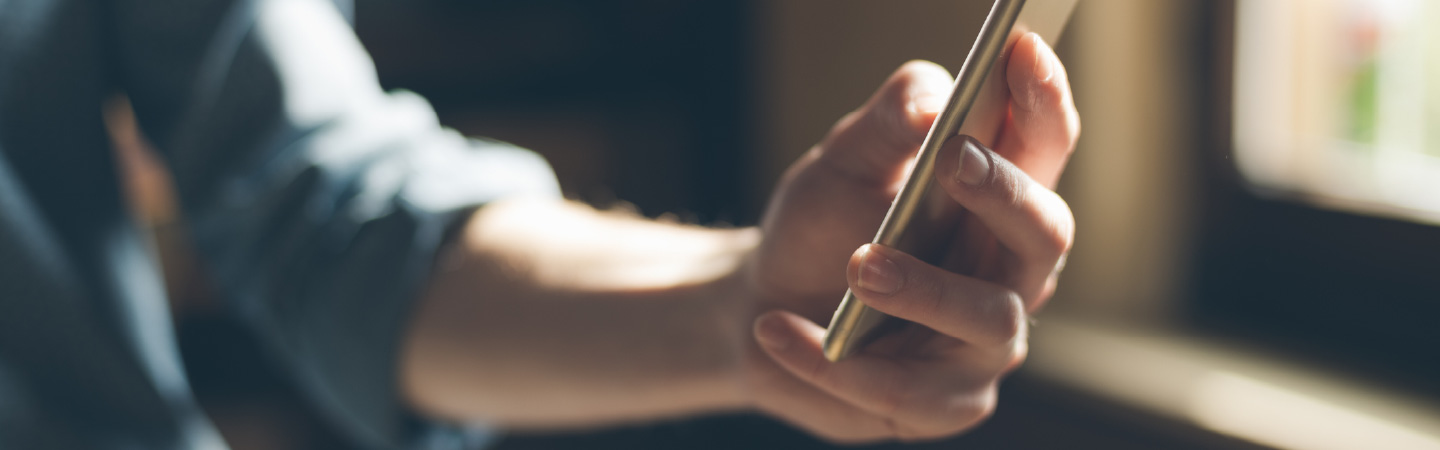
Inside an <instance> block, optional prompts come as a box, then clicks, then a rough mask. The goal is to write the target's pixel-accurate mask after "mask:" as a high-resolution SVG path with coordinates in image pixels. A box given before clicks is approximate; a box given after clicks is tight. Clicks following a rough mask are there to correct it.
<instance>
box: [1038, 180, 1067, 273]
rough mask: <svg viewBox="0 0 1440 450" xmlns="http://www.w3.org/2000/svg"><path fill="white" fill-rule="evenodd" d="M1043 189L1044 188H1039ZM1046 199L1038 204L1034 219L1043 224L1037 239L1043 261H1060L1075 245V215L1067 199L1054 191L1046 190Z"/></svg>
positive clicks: (1039, 255)
mask: <svg viewBox="0 0 1440 450" xmlns="http://www.w3.org/2000/svg"><path fill="white" fill-rule="evenodd" d="M1037 189H1043V188H1037ZM1043 197H1044V198H1046V201H1045V202H1044V203H1046V204H1042V205H1037V208H1036V209H1035V210H1034V211H1035V212H1034V214H1035V215H1036V216H1038V217H1035V218H1034V220H1037V221H1039V223H1041V224H1042V227H1043V228H1042V230H1043V234H1042V235H1041V236H1040V238H1039V239H1037V240H1036V241H1035V245H1036V247H1037V251H1038V254H1037V255H1036V256H1037V257H1039V258H1042V261H1050V262H1052V263H1058V262H1059V261H1060V260H1061V259H1063V258H1064V257H1065V255H1066V254H1067V253H1069V252H1070V249H1071V248H1073V247H1074V245H1075V215H1074V214H1073V213H1072V212H1071V211H1070V206H1069V205H1068V204H1066V203H1065V200H1064V199H1062V198H1060V196H1059V195H1056V194H1055V193H1054V192H1051V191H1049V190H1046V192H1045V193H1044V195H1043Z"/></svg>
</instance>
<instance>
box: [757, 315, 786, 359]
mask: <svg viewBox="0 0 1440 450" xmlns="http://www.w3.org/2000/svg"><path fill="white" fill-rule="evenodd" d="M784 321H785V319H782V318H780V316H776V315H774V314H767V315H764V316H761V317H760V320H759V321H758V322H757V323H756V324H755V335H756V337H757V338H759V339H760V344H761V345H764V346H766V347H769V348H771V349H773V350H784V349H786V348H788V347H790V338H789V335H788V333H787V332H786V331H785V323H784Z"/></svg>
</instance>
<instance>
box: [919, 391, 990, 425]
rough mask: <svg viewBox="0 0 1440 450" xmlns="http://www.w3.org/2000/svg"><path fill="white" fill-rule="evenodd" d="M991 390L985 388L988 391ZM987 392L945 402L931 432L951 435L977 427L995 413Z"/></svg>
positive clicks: (958, 397)
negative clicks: (936, 424) (938, 421)
mask: <svg viewBox="0 0 1440 450" xmlns="http://www.w3.org/2000/svg"><path fill="white" fill-rule="evenodd" d="M989 389H992V388H987V389H986V390H987V391H988V390H989ZM992 398H993V396H992V395H991V394H989V393H988V392H980V393H975V392H967V393H964V394H958V395H955V396H952V397H951V398H949V399H947V401H946V405H945V406H946V408H945V409H943V410H942V411H940V413H939V414H937V416H938V417H939V418H940V419H941V421H940V423H939V424H938V426H937V427H936V428H935V429H934V430H932V432H933V433H935V434H936V435H941V436H944V435H952V434H955V433H959V432H962V431H965V430H968V429H971V428H974V427H975V426H976V425H979V424H980V423H981V422H984V421H985V420H986V419H989V418H990V416H992V415H994V413H995V402H994V400H992Z"/></svg>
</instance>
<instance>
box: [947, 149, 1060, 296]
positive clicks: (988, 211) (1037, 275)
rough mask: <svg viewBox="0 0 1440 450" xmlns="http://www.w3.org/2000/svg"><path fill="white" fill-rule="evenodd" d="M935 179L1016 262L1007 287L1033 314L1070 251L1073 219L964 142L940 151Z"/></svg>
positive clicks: (1046, 192)
mask: <svg viewBox="0 0 1440 450" xmlns="http://www.w3.org/2000/svg"><path fill="white" fill-rule="evenodd" d="M935 173H936V174H937V175H936V179H937V181H938V182H939V183H940V186H941V187H943V188H944V189H945V191H946V192H947V193H949V194H950V197H951V198H953V199H954V200H955V201H956V202H958V203H960V205H962V206H964V207H965V209H966V210H969V211H970V212H971V213H973V214H975V216H976V217H977V218H978V219H979V220H980V221H981V222H983V223H984V224H985V227H986V228H987V229H989V230H990V232H992V233H993V234H994V235H995V238H996V239H998V240H999V241H1000V243H1001V244H1002V245H1004V246H1005V248H1007V249H1009V250H1010V252H1012V253H1013V254H1014V255H1015V256H1016V257H1017V258H1018V259H1019V261H1018V263H1017V264H1014V266H1015V267H1010V268H1008V269H1009V270H1008V272H1010V273H1008V274H1006V276H1007V283H1006V285H1007V286H1010V287H1011V288H1012V289H1015V290H1016V291H1019V292H1020V294H1021V295H1022V296H1023V297H1024V298H1025V300H1026V302H1027V304H1028V305H1029V306H1030V307H1031V308H1034V307H1035V306H1037V305H1038V303H1039V302H1040V301H1041V300H1042V299H1043V298H1044V297H1045V296H1046V293H1047V292H1049V291H1050V290H1053V280H1051V278H1052V277H1053V276H1054V275H1055V274H1056V273H1057V272H1058V268H1059V266H1060V264H1061V262H1062V260H1063V258H1064V257H1065V254H1066V253H1068V252H1069V251H1070V246H1071V245H1072V243H1073V241H1074V237H1075V218H1074V216H1073V215H1072V214H1071V213H1070V207H1069V205H1067V204H1066V203H1065V200H1064V199H1062V198H1060V196H1059V195H1057V194H1055V192H1054V191H1051V190H1050V189H1049V188H1047V187H1045V186H1044V185H1041V184H1040V183H1038V182H1036V181H1035V180H1034V179H1032V178H1031V177H1030V176H1029V175H1027V174H1026V173H1025V171H1023V170H1020V168H1019V167H1016V166H1015V165H1014V164H1011V163H1010V162H1009V161H1007V160H1006V159H1005V158H1003V157H1001V156H1000V155H998V154H996V152H992V151H990V150H987V149H985V148H984V147H983V146H981V145H980V144H979V142H976V141H975V140H974V139H971V138H969V137H966V136H960V137H957V138H952V139H950V141H949V142H946V143H945V146H944V147H943V148H942V149H941V153H940V160H939V161H938V162H937V165H936V169H935Z"/></svg>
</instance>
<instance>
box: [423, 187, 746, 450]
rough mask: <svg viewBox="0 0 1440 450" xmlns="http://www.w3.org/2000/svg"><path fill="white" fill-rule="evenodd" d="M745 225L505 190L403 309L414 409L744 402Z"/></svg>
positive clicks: (534, 421)
mask: <svg viewBox="0 0 1440 450" xmlns="http://www.w3.org/2000/svg"><path fill="white" fill-rule="evenodd" d="M757 239H758V233H756V232H755V231H754V230H750V229H739V230H712V229H704V228H700V227H689V226H680V225H673V224H664V223H656V222H653V221H645V220H641V219H639V218H635V217H632V216H629V215H625V214H620V213H609V212H598V211H595V210H593V209H590V208H588V207H585V206H581V205H576V204H573V203H560V202H547V201H516V202H505V203H498V204H492V205H489V206H486V207H485V208H483V209H481V210H480V212H478V213H477V214H476V215H475V216H474V217H472V218H471V220H470V222H469V223H468V224H467V225H466V228H465V229H464V230H463V231H462V234H461V235H460V236H459V237H458V238H457V241H458V242H457V243H456V246H455V248H454V249H453V253H452V254H450V255H449V256H447V257H446V258H445V260H444V261H442V262H441V264H440V266H439V268H438V270H437V274H436V275H435V279H434V281H433V282H432V284H431V287H430V289H429V291H428V293H427V295H426V296H425V297H424V298H423V300H422V301H421V303H420V305H419V307H418V310H417V313H416V317H415V319H414V320H413V322H412V327H411V331H410V333H409V338H408V340H407V343H406V350H405V353H404V358H403V363H402V364H403V367H402V373H403V377H402V379H403V381H402V382H403V383H404V389H405V391H406V393H407V395H408V396H409V399H410V401H411V402H412V403H413V404H414V405H415V406H416V407H418V408H419V409H421V410H423V411H427V412H430V413H433V414H437V415H440V416H443V417H447V418H452V419H458V420H475V419H482V420H489V421H494V422H498V423H501V424H503V425H507V426H511V427H546V426H577V425H582V426H583V425H591V424H601V423H607V422H616V421H626V420H641V419H648V418H656V417H663V416H668V415H675V414H682V413H694V412H699V411H706V410H718V409H728V408H737V407H741V406H743V405H744V403H745V400H744V388H743V386H741V385H740V383H739V380H740V377H739V376H738V375H737V374H738V371H739V370H740V367H739V366H740V364H741V353H742V351H743V349H742V348H741V343H742V342H745V340H744V339H742V336H748V330H749V328H748V324H749V322H748V318H749V314H750V313H751V312H750V311H748V309H747V308H748V306H747V305H748V303H747V302H746V301H745V299H744V298H742V297H743V296H742V295H740V294H739V293H738V292H739V291H740V289H741V288H740V286H741V285H742V283H741V282H742V280H740V279H739V278H738V277H739V275H737V273H738V270H737V269H738V267H739V265H740V264H741V262H742V260H743V258H745V257H746V255H748V254H749V252H750V249H751V248H753V246H754V244H755V241H756V240H757Z"/></svg>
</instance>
